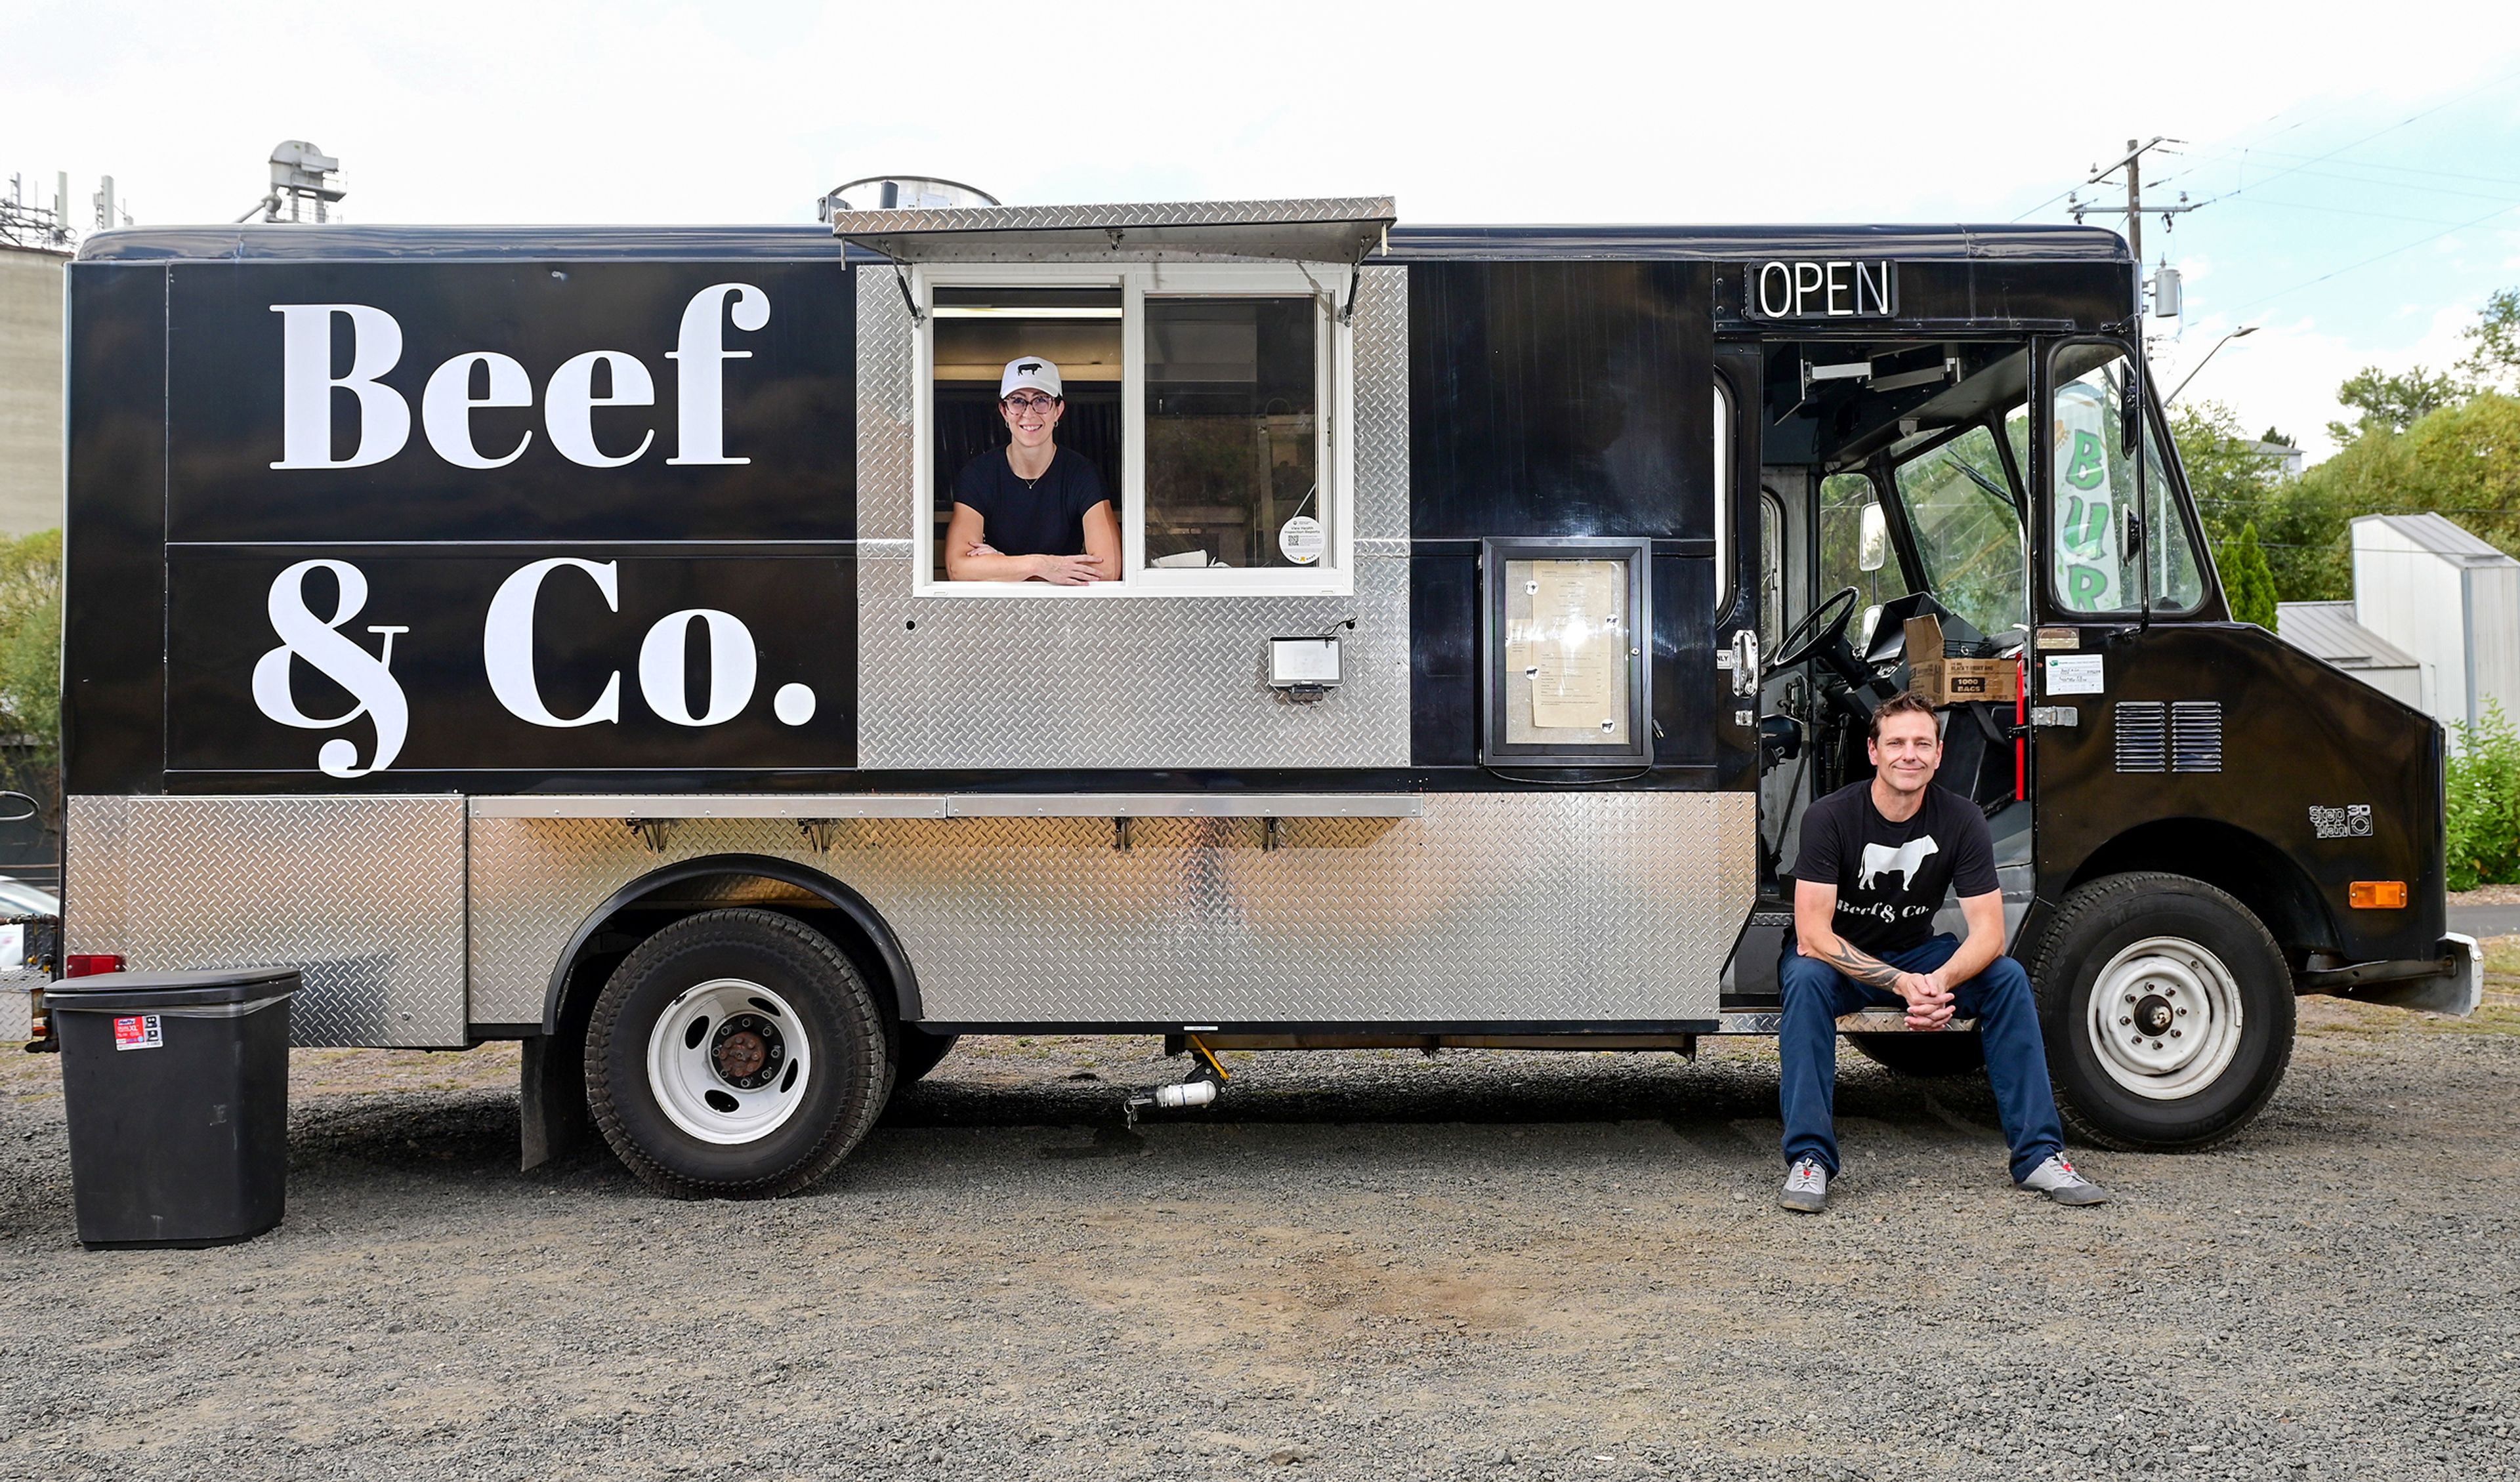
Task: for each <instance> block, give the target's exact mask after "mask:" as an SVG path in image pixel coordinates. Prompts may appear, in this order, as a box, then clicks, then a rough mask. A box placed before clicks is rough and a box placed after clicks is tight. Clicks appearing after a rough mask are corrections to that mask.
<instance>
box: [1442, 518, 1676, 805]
mask: <svg viewBox="0 0 2520 1482" xmlns="http://www.w3.org/2000/svg"><path fill="white" fill-rule="evenodd" d="M1649 556H1650V545H1649V542H1646V541H1643V540H1617V539H1601V538H1561V539H1514V540H1489V541H1486V542H1483V544H1482V551H1481V555H1480V576H1481V587H1482V590H1483V592H1484V594H1485V598H1486V603H1487V612H1486V622H1485V624H1484V634H1483V638H1484V649H1485V652H1484V655H1483V656H1484V660H1485V670H1486V684H1485V685H1484V687H1483V689H1482V696H1481V702H1482V707H1483V713H1482V715H1481V725H1480V739H1479V759H1480V760H1481V761H1482V762H1486V763H1490V764H1494V765H1519V766H1543V767H1617V766H1628V767H1637V766H1643V765H1646V764H1647V763H1649V762H1650V760H1651V758H1652V755H1653V740H1652V735H1651V732H1652V726H1651V725H1650V724H1649V723H1648V721H1647V719H1646V717H1648V716H1649V715H1651V714H1652V706H1651V700H1652V696H1650V695H1649V694H1648V693H1647V687H1648V685H1649V684H1650V678H1649V676H1650V675H1651V673H1652V667H1651V665H1649V664H1648V663H1647V662H1646V658H1647V651H1648V650H1649V649H1650V648H1651V646H1652V642H1653V639H1652V634H1651V632H1650V631H1649V628H1648V621H1647V614H1648V613H1650V612H1651V611H1652V610H1653V606H1652V604H1651V602H1650V601H1648V584H1649V583H1650V581H1651V571H1652V561H1651V560H1650V559H1649Z"/></svg>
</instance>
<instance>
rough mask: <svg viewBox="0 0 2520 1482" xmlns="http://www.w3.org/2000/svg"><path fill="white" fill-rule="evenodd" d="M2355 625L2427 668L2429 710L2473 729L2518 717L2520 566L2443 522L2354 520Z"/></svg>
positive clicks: (2436, 518)
mask: <svg viewBox="0 0 2520 1482" xmlns="http://www.w3.org/2000/svg"><path fill="white" fill-rule="evenodd" d="M2354 607H2355V613H2356V617H2357V620H2358V621H2359V622H2360V623H2361V624H2362V625H2363V627H2365V628H2367V629H2369V630H2370V631H2371V632H2372V633H2374V634H2376V635H2378V636H2379V637H2380V638H2381V639H2383V640H2385V641H2386V642H2388V643H2390V644H2393V645H2395V646H2397V647H2399V648H2401V649H2404V650H2405V651H2408V653H2410V654H2412V655H2414V657H2415V658H2416V659H2417V660H2418V661H2419V662H2420V663H2421V664H2422V665H2423V669H2424V678H2425V686H2424V693H2423V698H2422V700H2421V701H2420V703H2421V704H2422V706H2423V708H2424V709H2425V710H2426V711H2428V712H2429V713H2430V714H2431V715H2432V716H2433V717H2434V718H2435V719H2437V720H2440V721H2442V722H2444V723H2445V724H2465V725H2473V724H2475V723H2476V722H2477V721H2478V720H2479V719H2481V718H2483V716H2484V715H2485V712H2486V711H2487V709H2488V708H2490V707H2491V706H2493V705H2495V704H2500V705H2501V706H2502V708H2503V710H2504V711H2505V713H2508V714H2513V715H2520V561H2513V560H2512V559H2511V558H2510V557H2508V556H2505V555H2503V554H2502V553H2501V552H2500V551H2498V550H2496V549H2495V548H2494V547H2493V546H2491V545H2488V544H2487V543H2486V542H2484V541H2483V540H2480V539H2478V538H2477V537H2476V536H2475V535H2473V534H2470V533H2469V532H2468V531H2467V530H2465V529H2462V528H2461V527H2460V526H2459V525H2458V524H2457V523H2456V522H2455V521H2453V520H2451V519H2448V518H2446V517H2444V516H2440V515H2435V514H2424V515H2365V516H2361V517H2360V518H2357V519H2356V520H2355V521H2354Z"/></svg>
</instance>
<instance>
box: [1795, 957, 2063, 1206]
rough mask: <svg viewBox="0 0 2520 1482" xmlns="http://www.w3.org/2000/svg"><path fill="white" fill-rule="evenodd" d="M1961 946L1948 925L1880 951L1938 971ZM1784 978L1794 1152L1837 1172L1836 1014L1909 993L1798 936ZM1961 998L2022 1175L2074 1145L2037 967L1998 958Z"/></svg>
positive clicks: (2017, 1177) (1893, 1001) (1895, 1001)
mask: <svg viewBox="0 0 2520 1482" xmlns="http://www.w3.org/2000/svg"><path fill="white" fill-rule="evenodd" d="M1959 950H1960V944H1959V942H1958V939H1956V938H1954V937H1953V936H1951V935H1950V934H1949V933H1945V934H1944V935H1941V936H1937V937H1935V938H1933V939H1932V940H1930V941H1928V942H1926V943H1925V944H1924V945H1923V946H1921V947H1917V948H1915V949H1913V950H1912V951H1908V952H1892V953H1887V954H1884V955H1882V958H1881V960H1882V961H1883V962H1885V963H1888V964H1889V965H1890V966H1893V967H1896V968H1898V969H1899V970H1900V971H1902V972H1931V971H1933V970H1934V969H1935V968H1937V967H1940V966H1943V964H1945V963H1947V962H1950V961H1951V959H1952V954H1953V953H1955V952H1958V951H1959ZM1777 981H1778V985H1779V986H1780V987H1781V988H1782V989H1783V990H1784V1000H1785V1024H1784V1028H1783V1030H1782V1031H1781V1032H1780V1033H1779V1034H1778V1037H1777V1053H1778V1055H1780V1056H1781V1057H1782V1058H1783V1060H1784V1076H1783V1081H1782V1087H1781V1090H1782V1096H1781V1100H1782V1102H1783V1105H1784V1115H1785V1161H1786V1162H1788V1163H1790V1162H1793V1161H1794V1160H1795V1159H1797V1158H1800V1157H1802V1156H1803V1155H1804V1154H1806V1153H1808V1154H1810V1155H1811V1156H1813V1157H1815V1158H1818V1159H1820V1161H1821V1163H1822V1165H1823V1166H1824V1167H1826V1168H1827V1169H1828V1171H1829V1172H1830V1173H1832V1174H1834V1173H1836V1172H1837V1133H1836V1130H1835V1127H1834V1125H1833V1124H1834V1111H1835V1106H1836V1101H1837V1016H1838V1015H1839V1014H1841V1013H1853V1012H1855V1011H1856V1010H1859V1009H1904V1008H1906V1007H1907V1000H1905V999H1902V998H1901V997H1899V995H1897V994H1895V993H1892V992H1890V991H1889V990H1888V989H1886V988H1869V987H1867V986H1865V985H1864V984H1862V983H1859V982H1857V981H1855V980H1854V979H1853V978H1850V977H1848V976H1846V975H1845V974H1844V973H1842V972H1839V971H1838V970H1837V969H1836V968H1834V967H1831V966H1828V965H1827V964H1825V963H1823V962H1821V961H1819V960H1818V959H1816V958H1808V957H1804V956H1803V955H1802V954H1801V953H1800V952H1799V951H1798V950H1796V949H1795V948H1794V947H1793V946H1791V945H1788V946H1787V947H1786V948H1785V956H1784V961H1783V962H1781V963H1779V964H1778V965H1777ZM1952 997H1953V999H1954V1001H1955V1007H1954V1009H1953V1013H1954V1016H1955V1017H1960V1018H1974V1019H1976V1020H1977V1034H1978V1039H1979V1040H1980V1041H1981V1042H1982V1043H1984V1045H1985V1046H1986V1078H1987V1081H1988V1082H1989V1083H1990V1084H1991V1085H1993V1086H1994V1087H1995V1105H1996V1113H1997V1115H1998V1116H1999V1117H2000V1118H2001V1119H2002V1120H2003V1139H2004V1141H2005V1142H2007V1143H2009V1144H2011V1145H2012V1177H2013V1181H2014V1182H2015V1183H2018V1182H2020V1181H2021V1180H2022V1179H2023V1178H2025V1177H2027V1176H2028V1175H2029V1173H2030V1171H2031V1170H2032V1169H2035V1168H2037V1167H2038V1166H2039V1165H2040V1164H2041V1163H2043V1162H2046V1161H2047V1160H2048V1157H2049V1156H2051V1155H2052V1154H2055V1153H2060V1152H2063V1151H2064V1150H2065V1129H2064V1128H2063V1127H2062V1126H2061V1125H2059V1124H2058V1122H2057V1120H2056V1093H2055V1092H2054V1090H2053V1089H2051V1088H2050V1087H2049V1086H2048V1055H2047V1051H2046V1050H2045V1048H2044V1047H2042V1045H2041V1044H2040V1041H2039V1005H2038V1002H2037V1001H2036V999H2035V998H2034V997H2033V996H2032V994H2031V991H2030V974H2029V973H2027V972H2024V971H2022V970H2021V965H2020V964H2019V963H2016V962H2014V961H2013V960H2012V959H2010V958H2008V957H1999V958H1997V959H1996V960H1995V961H1994V962H1992V963H1989V964H1987V965H1986V970H1985V971H1983V972H1980V973H1979V974H1978V975H1977V976H1975V977H1973V978H1971V979H1969V980H1968V981H1967V982H1965V983H1962V984H1961V985H1960V986H1959V989H1958V992H1956V993H1954V994H1953V995H1952Z"/></svg>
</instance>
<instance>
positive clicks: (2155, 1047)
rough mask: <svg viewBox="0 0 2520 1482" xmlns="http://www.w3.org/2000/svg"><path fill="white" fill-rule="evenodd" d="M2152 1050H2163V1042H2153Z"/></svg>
mask: <svg viewBox="0 0 2520 1482" xmlns="http://www.w3.org/2000/svg"><path fill="white" fill-rule="evenodd" d="M2152 1048H2153V1049H2155V1050H2159V1049H2160V1048H2161V1041H2159V1040H2155V1041H2153V1042H2152Z"/></svg>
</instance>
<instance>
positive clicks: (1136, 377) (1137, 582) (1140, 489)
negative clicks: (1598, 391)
mask: <svg viewBox="0 0 2520 1482" xmlns="http://www.w3.org/2000/svg"><path fill="white" fill-rule="evenodd" d="M1347 281H1348V270H1347V268H1346V267H1345V266H1344V265H1339V264H1329V263H1206V262H1197V263H1182V262H1141V263H1122V264H1116V265H1106V264H1100V263H922V264H920V265H918V266H915V267H913V268H912V269H911V272H910V292H911V296H912V298H913V299H914V301H916V302H917V303H918V304H919V306H920V311H921V318H920V322H919V324H918V325H917V327H916V329H915V331H914V333H913V334H912V336H911V339H912V352H911V354H912V366H911V374H912V377H913V381H912V385H913V388H914V389H913V392H912V397H913V405H912V411H911V438H912V451H911V484H912V491H911V529H912V530H913V531H914V532H917V533H916V535H915V538H914V539H913V541H912V554H913V556H914V558H915V560H914V561H913V562H912V568H911V569H912V578H911V593H912V595H913V596H915V597H947V598H962V597H971V598H983V599H993V600H1003V599H1014V600H1017V601H1040V600H1044V599H1053V598H1073V599H1082V600H1086V601H1093V600H1095V599H1108V598H1120V597H1193V598H1197V597H1349V596H1353V595H1355V591H1356V530H1355V525H1356V518H1355V498H1354V494H1353V491H1354V489H1355V484H1356V480H1355V461H1354V452H1353V449H1352V446H1351V443H1352V441H1353V439H1352V438H1351V437H1350V436H1349V433H1348V428H1349V427H1352V426H1353V425H1354V421H1355V418H1354V404H1355V396H1354V390H1353V386H1354V382H1355V348H1354V334H1353V332H1352V331H1351V329H1350V328H1349V327H1348V326H1347V325H1344V324H1341V323H1340V322H1339V318H1338V315H1337V313H1336V312H1335V307H1336V301H1337V294H1338V291H1339V287H1340V286H1341V285H1343V284H1345V283H1346V282H1347ZM1115 287H1116V288H1118V289H1119V290H1120V304H1121V307H1120V344H1121V353H1120V366H1121V380H1120V443H1121V458H1120V463H1121V467H1120V489H1119V491H1118V495H1117V504H1118V513H1119V516H1120V550H1121V555H1122V557H1123V561H1122V565H1121V576H1120V579H1119V580H1117V581H1102V582H1096V583H1094V584H1093V585H1091V586H1086V587H1054V586H1052V585H1050V584H1049V583H1048V582H1038V581H948V580H946V579H944V578H943V577H942V576H941V575H939V574H938V573H937V572H936V571H935V570H934V569H933V563H934V561H935V554H934V550H933V548H932V546H931V544H930V538H929V536H928V534H927V532H928V531H930V530H932V529H934V528H935V519H936V512H935V497H936V496H935V489H936V478H935V469H934V460H935V443H936V429H935V374H936V354H935V338H934V325H935V316H934V313H933V306H934V303H935V296H936V290H937V289H939V288H999V289H1035V288H1105V289H1107V288H1115ZM1195 296H1215V297H1228V298H1248V297H1260V296H1267V297H1306V298H1310V299H1312V300H1313V303H1314V312H1315V314H1316V316H1317V321H1316V322H1317V324H1318V325H1319V333H1318V334H1317V335H1316V336H1315V337H1314V345H1315V352H1316V355H1317V359H1316V361H1315V370H1314V375H1315V383H1316V385H1317V386H1318V387H1319V388H1320V392H1321V395H1320V421H1321V427H1320V429H1319V431H1318V432H1317V434H1316V436H1317V437H1318V438H1319V442H1318V444H1317V445H1316V447H1315V449H1314V465H1313V466H1314V467H1315V468H1316V469H1319V470H1321V471H1322V473H1321V484H1322V486H1321V491H1320V493H1319V494H1318V495H1317V496H1316V497H1315V499H1314V505H1313V509H1314V516H1315V517H1316V518H1318V519H1320V520H1321V521H1322V524H1323V526H1324V527H1325V533H1326V535H1327V542H1326V548H1325V550H1324V551H1323V555H1322V561H1321V563H1320V564H1319V565H1317V566H1302V567H1283V566H1278V567H1234V568H1225V567H1214V566H1211V567H1208V568H1205V569H1173V568H1165V567H1153V566H1148V565H1147V564H1146V559H1147V539H1146V536H1147V427H1146V405H1147V313H1146V307H1147V299H1148V298H1149V297H1154V298H1175V297H1195Z"/></svg>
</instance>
